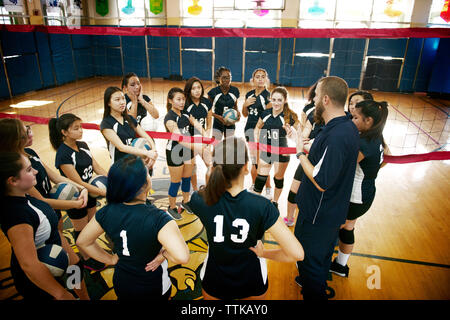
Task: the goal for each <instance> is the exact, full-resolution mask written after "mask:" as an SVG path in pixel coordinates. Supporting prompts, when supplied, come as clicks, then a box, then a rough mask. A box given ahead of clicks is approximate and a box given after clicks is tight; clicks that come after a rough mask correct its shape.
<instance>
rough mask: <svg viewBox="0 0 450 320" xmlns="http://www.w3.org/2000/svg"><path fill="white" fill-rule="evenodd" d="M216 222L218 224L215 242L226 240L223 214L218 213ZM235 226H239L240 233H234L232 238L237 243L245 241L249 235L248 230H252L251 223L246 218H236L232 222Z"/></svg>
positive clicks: (215, 218)
mask: <svg viewBox="0 0 450 320" xmlns="http://www.w3.org/2000/svg"><path fill="white" fill-rule="evenodd" d="M214 223H215V224H216V235H215V236H214V238H213V240H214V242H224V241H225V237H224V236H223V216H222V215H217V216H215V217H214ZM232 225H233V227H235V228H239V234H238V235H236V234H232V235H231V240H232V241H233V242H236V243H243V242H244V241H245V240H246V239H247V236H248V231H249V230H250V225H249V224H248V222H247V220H245V219H235V220H234V221H233V223H232Z"/></svg>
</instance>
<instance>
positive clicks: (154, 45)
mask: <svg viewBox="0 0 450 320" xmlns="http://www.w3.org/2000/svg"><path fill="white" fill-rule="evenodd" d="M168 43H169V41H168V38H167V37H152V36H147V47H148V48H149V49H167V48H168Z"/></svg>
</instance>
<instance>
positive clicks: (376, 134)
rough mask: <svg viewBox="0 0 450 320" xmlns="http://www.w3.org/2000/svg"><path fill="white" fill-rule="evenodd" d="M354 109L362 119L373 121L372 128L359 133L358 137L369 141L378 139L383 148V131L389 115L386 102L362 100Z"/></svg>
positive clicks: (384, 144) (384, 145)
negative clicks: (368, 118)
mask: <svg viewBox="0 0 450 320" xmlns="http://www.w3.org/2000/svg"><path fill="white" fill-rule="evenodd" d="M355 109H358V110H359V111H360V112H361V115H362V116H363V117H364V118H367V117H371V118H372V119H373V124H372V127H371V128H370V129H369V130H367V131H364V132H361V134H360V137H361V138H365V139H367V140H369V141H370V140H375V139H380V140H381V143H382V145H383V148H385V147H386V143H385V141H384V137H383V129H384V126H385V124H386V120H387V117H388V114H389V111H388V103H387V102H386V101H381V102H378V101H374V100H363V101H360V102H358V103H357V104H356V105H355Z"/></svg>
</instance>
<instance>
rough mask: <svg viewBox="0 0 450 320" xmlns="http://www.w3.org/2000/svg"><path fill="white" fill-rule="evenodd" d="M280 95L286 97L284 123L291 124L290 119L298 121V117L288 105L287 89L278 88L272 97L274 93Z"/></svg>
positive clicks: (273, 91)
mask: <svg viewBox="0 0 450 320" xmlns="http://www.w3.org/2000/svg"><path fill="white" fill-rule="evenodd" d="M276 92H278V93H280V94H281V95H282V96H283V97H284V105H283V113H284V123H288V124H290V119H291V117H292V119H293V120H294V122H297V121H298V115H297V114H296V113H295V112H294V111H292V109H291V108H290V107H289V103H288V91H287V89H286V88H285V87H276V88H275V89H273V90H272V93H271V94H270V96H272V95H273V94H274V93H276Z"/></svg>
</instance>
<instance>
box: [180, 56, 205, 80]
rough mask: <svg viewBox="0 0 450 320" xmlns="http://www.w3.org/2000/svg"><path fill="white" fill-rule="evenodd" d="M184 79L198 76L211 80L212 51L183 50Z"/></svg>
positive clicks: (201, 78)
mask: <svg viewBox="0 0 450 320" xmlns="http://www.w3.org/2000/svg"><path fill="white" fill-rule="evenodd" d="M182 54H183V56H182V58H183V79H189V78H191V77H194V76H195V77H197V78H199V79H200V80H210V79H211V75H212V53H211V52H196V51H183V53H182Z"/></svg>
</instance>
